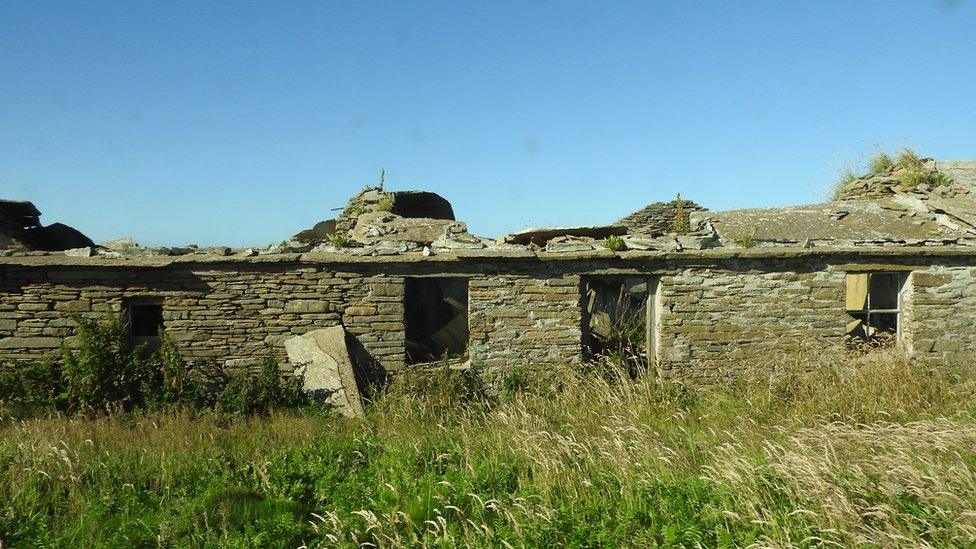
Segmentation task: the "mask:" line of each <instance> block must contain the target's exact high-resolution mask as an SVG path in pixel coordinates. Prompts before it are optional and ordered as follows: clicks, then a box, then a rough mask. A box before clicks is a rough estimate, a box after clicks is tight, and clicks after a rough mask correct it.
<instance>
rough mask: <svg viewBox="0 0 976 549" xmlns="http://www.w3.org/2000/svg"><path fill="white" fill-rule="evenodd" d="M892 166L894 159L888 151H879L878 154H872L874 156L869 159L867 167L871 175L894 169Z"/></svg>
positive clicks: (893, 165)
mask: <svg viewBox="0 0 976 549" xmlns="http://www.w3.org/2000/svg"><path fill="white" fill-rule="evenodd" d="M894 167H895V161H894V160H892V159H891V157H890V156H888V153H886V152H884V151H880V152H878V154H876V155H874V158H872V159H871V164H870V166H869V169H870V173H871V174H872V175H873V174H879V173H884V172H887V171H889V170H892V169H894Z"/></svg>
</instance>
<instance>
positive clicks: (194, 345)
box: [0, 264, 404, 370]
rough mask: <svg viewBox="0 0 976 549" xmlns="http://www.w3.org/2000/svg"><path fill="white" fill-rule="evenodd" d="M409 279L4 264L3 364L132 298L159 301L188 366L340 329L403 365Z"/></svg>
mask: <svg viewBox="0 0 976 549" xmlns="http://www.w3.org/2000/svg"><path fill="white" fill-rule="evenodd" d="M402 296H403V279H402V278H400V277H390V276H386V275H383V274H371V273H370V272H367V271H363V270H359V271H353V270H338V271H332V270H323V269H322V268H320V267H316V266H303V265H298V264H291V265H279V264H275V265H270V266H266V265H260V264H253V265H251V264H237V265H233V266H226V267H207V268H203V269H194V268H189V267H184V268H166V269H105V268H102V269H84V268H77V267H53V268H52V267H49V268H7V267H3V268H0V359H7V360H17V359H29V358H36V357H39V356H44V355H48V354H51V353H53V352H56V349H57V348H58V347H59V345H60V343H61V340H62V338H65V337H68V336H70V335H71V334H72V326H73V322H72V321H71V318H70V316H71V314H72V313H78V314H81V315H85V316H97V315H101V314H105V313H112V312H114V313H118V312H121V311H122V310H123V308H124V307H125V306H126V303H127V302H129V301H133V300H139V301H145V300H153V301H158V302H160V303H161V304H162V305H163V318H164V326H165V329H166V331H167V333H168V334H170V335H171V336H172V337H173V338H174V339H175V340H176V342H177V344H178V345H179V347H180V349H181V351H182V353H183V355H184V357H185V358H186V359H187V360H189V361H191V362H195V363H196V362H211V363H215V364H217V365H220V366H224V367H230V368H241V367H250V366H253V365H256V364H257V363H259V362H260V360H261V359H263V358H264V357H265V356H267V353H268V350H269V349H270V350H271V352H273V353H274V354H275V355H276V356H277V357H278V358H279V359H280V360H282V361H284V359H285V358H286V354H285V351H284V347H283V340H284V339H287V338H288V337H290V336H293V335H297V334H303V333H305V332H307V331H310V330H314V329H316V328H325V327H330V326H336V325H339V324H343V325H345V326H346V329H347V331H348V332H349V333H350V334H352V335H353V336H355V340H356V342H358V346H361V348H362V351H363V352H365V353H366V354H368V355H369V356H370V357H371V358H372V359H374V362H375V365H376V366H379V367H382V368H384V369H388V370H396V369H399V368H402V367H403V364H404V345H403V324H402V323H403V299H402Z"/></svg>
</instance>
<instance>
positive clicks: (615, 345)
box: [582, 276, 658, 371]
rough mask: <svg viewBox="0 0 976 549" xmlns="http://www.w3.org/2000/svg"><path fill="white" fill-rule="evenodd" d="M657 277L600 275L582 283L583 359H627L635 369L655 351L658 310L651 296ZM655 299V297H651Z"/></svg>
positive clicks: (653, 292)
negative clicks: (652, 306)
mask: <svg viewBox="0 0 976 549" xmlns="http://www.w3.org/2000/svg"><path fill="white" fill-rule="evenodd" d="M657 287H658V284H657V280H653V279H650V278H648V277H642V276H637V277H599V278H589V279H586V280H584V282H583V288H582V289H583V303H582V306H583V326H582V328H583V330H582V331H583V358H584V359H586V360H595V359H599V358H602V357H608V358H616V359H620V360H624V361H626V362H627V364H628V365H629V366H630V367H631V369H632V370H633V371H636V370H637V369H640V368H644V367H646V366H647V365H648V356H652V357H653V356H654V354H655V353H656V349H655V347H656V345H655V340H656V334H654V333H651V332H653V331H656V330H653V329H652V327H653V326H656V319H655V318H652V317H653V316H654V313H655V311H654V310H653V309H652V308H651V307H649V305H650V303H649V302H648V296H649V295H656V293H657ZM651 302H652V303H653V302H655V300H651Z"/></svg>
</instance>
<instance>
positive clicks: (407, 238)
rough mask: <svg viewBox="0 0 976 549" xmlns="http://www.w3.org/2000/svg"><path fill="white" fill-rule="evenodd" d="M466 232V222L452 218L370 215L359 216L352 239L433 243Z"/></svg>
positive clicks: (370, 241) (386, 213) (369, 213)
mask: <svg viewBox="0 0 976 549" xmlns="http://www.w3.org/2000/svg"><path fill="white" fill-rule="evenodd" d="M464 232H467V226H466V225H465V224H464V223H461V222H458V221H454V220H450V219H432V218H407V217H400V216H398V215H395V214H391V213H389V212H368V213H364V214H362V215H361V216H359V218H358V220H357V223H356V226H355V227H354V228H353V229H352V230H351V231H350V234H349V237H350V238H351V239H352V240H354V241H356V242H360V243H362V244H375V243H378V242H380V241H386V242H393V241H399V242H418V243H421V244H430V243H432V242H434V241H435V240H438V239H440V238H444V237H445V236H446V235H449V234H457V233H464Z"/></svg>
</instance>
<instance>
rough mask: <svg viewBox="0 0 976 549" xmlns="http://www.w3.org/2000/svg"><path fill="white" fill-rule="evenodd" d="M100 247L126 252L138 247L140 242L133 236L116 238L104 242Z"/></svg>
mask: <svg viewBox="0 0 976 549" xmlns="http://www.w3.org/2000/svg"><path fill="white" fill-rule="evenodd" d="M98 246H99V247H100V248H105V249H107V250H113V251H116V252H125V251H128V250H131V249H132V248H136V247H138V244H136V243H135V241H134V240H132V237H131V236H127V237H125V238H117V239H115V240H109V241H108V242H102V243H101V244H99V245H98Z"/></svg>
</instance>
